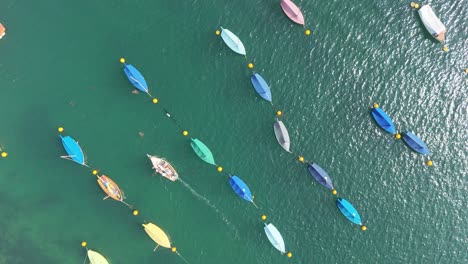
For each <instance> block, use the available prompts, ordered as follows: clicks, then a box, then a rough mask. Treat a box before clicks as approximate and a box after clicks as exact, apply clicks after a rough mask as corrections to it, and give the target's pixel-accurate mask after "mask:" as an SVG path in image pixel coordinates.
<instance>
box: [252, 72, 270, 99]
mask: <svg viewBox="0 0 468 264" xmlns="http://www.w3.org/2000/svg"><path fill="white" fill-rule="evenodd" d="M250 81H252V85H253V87H254V88H255V91H256V92H257V93H258V95H260V96H261V97H262V98H263V99H265V100H267V101H268V102H271V90H270V87H268V84H267V83H266V82H265V80H264V79H263V77H262V76H261V75H260V74H258V73H255V74H254V75H252V77H250Z"/></svg>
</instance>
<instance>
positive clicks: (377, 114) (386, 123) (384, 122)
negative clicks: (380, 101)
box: [371, 108, 396, 134]
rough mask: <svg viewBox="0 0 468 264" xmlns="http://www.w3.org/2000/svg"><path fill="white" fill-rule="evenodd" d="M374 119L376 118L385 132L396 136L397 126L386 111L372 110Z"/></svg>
mask: <svg viewBox="0 0 468 264" xmlns="http://www.w3.org/2000/svg"><path fill="white" fill-rule="evenodd" d="M371 113H372V117H373V118H374V120H375V122H377V125H379V127H381V128H382V129H383V130H385V131H387V132H388V133H391V134H396V129H395V125H394V124H393V121H392V119H390V117H389V116H388V115H387V113H385V111H384V110H382V109H380V108H372V112H371Z"/></svg>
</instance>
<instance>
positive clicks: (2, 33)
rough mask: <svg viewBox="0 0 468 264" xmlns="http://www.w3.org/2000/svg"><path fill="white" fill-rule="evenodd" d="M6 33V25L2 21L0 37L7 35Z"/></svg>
mask: <svg viewBox="0 0 468 264" xmlns="http://www.w3.org/2000/svg"><path fill="white" fill-rule="evenodd" d="M5 34H6V29H5V27H4V26H3V25H2V23H0V39H2V38H3V36H5Z"/></svg>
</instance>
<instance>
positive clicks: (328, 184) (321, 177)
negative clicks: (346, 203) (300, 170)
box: [307, 163, 334, 190]
mask: <svg viewBox="0 0 468 264" xmlns="http://www.w3.org/2000/svg"><path fill="white" fill-rule="evenodd" d="M307 170H309V173H310V174H311V175H312V177H314V179H315V180H316V181H317V182H318V183H320V184H321V185H322V186H323V187H325V188H328V189H330V190H333V189H334V188H333V183H332V181H331V179H330V177H329V176H328V174H327V173H326V172H325V171H324V170H323V169H322V168H321V167H320V166H319V165H317V164H315V163H312V164H309V166H307Z"/></svg>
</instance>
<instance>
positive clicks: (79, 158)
mask: <svg viewBox="0 0 468 264" xmlns="http://www.w3.org/2000/svg"><path fill="white" fill-rule="evenodd" d="M60 138H61V139H62V145H63V148H65V151H66V152H67V153H68V156H61V158H64V159H69V160H72V161H74V162H76V163H78V164H81V165H84V166H88V165H86V160H85V157H84V153H83V150H82V149H81V147H80V145H78V142H77V141H75V140H74V139H73V138H71V137H70V136H66V137H62V136H60Z"/></svg>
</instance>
